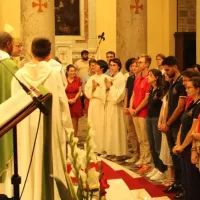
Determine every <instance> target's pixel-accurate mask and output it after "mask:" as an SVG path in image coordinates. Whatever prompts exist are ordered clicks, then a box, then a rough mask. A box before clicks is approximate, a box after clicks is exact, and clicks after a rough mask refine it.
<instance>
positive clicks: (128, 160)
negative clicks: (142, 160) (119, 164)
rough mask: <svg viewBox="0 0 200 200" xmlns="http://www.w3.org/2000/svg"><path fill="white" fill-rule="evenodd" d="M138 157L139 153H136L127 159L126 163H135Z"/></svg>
mask: <svg viewBox="0 0 200 200" xmlns="http://www.w3.org/2000/svg"><path fill="white" fill-rule="evenodd" d="M137 159H138V155H136V154H134V155H133V157H132V158H130V159H127V160H125V162H126V163H135V162H136V161H137Z"/></svg>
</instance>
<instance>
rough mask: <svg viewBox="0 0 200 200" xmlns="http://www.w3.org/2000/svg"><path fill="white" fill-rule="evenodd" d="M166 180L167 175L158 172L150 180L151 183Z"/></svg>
mask: <svg viewBox="0 0 200 200" xmlns="http://www.w3.org/2000/svg"><path fill="white" fill-rule="evenodd" d="M164 178H165V174H164V173H162V172H160V171H158V172H157V173H156V174H155V175H154V176H152V177H151V178H150V180H151V181H159V180H162V179H164Z"/></svg>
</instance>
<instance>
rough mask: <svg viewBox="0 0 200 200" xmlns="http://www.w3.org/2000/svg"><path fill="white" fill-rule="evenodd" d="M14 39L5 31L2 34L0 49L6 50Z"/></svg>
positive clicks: (0, 34) (0, 35) (0, 33)
mask: <svg viewBox="0 0 200 200" xmlns="http://www.w3.org/2000/svg"><path fill="white" fill-rule="evenodd" d="M12 41H13V38H12V36H11V35H10V34H9V33H7V32H4V31H1V32H0V49H4V48H6V46H7V43H8V42H12Z"/></svg>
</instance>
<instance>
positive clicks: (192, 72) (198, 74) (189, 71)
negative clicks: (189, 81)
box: [182, 68, 200, 78]
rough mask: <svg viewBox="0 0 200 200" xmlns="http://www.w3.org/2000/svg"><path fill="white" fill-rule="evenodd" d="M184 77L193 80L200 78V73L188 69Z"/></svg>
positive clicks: (183, 74)
mask: <svg viewBox="0 0 200 200" xmlns="http://www.w3.org/2000/svg"><path fill="white" fill-rule="evenodd" d="M182 76H186V77H188V78H192V77H194V76H200V73H199V72H198V71H196V70H195V69H193V68H188V69H186V70H185V71H183V72H182Z"/></svg>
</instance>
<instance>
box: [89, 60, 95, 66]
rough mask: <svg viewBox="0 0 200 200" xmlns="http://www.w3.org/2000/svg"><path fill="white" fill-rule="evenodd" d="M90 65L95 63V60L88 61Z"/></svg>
mask: <svg viewBox="0 0 200 200" xmlns="http://www.w3.org/2000/svg"><path fill="white" fill-rule="evenodd" d="M92 63H97V61H96V60H95V59H90V60H89V65H91V64H92Z"/></svg>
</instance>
